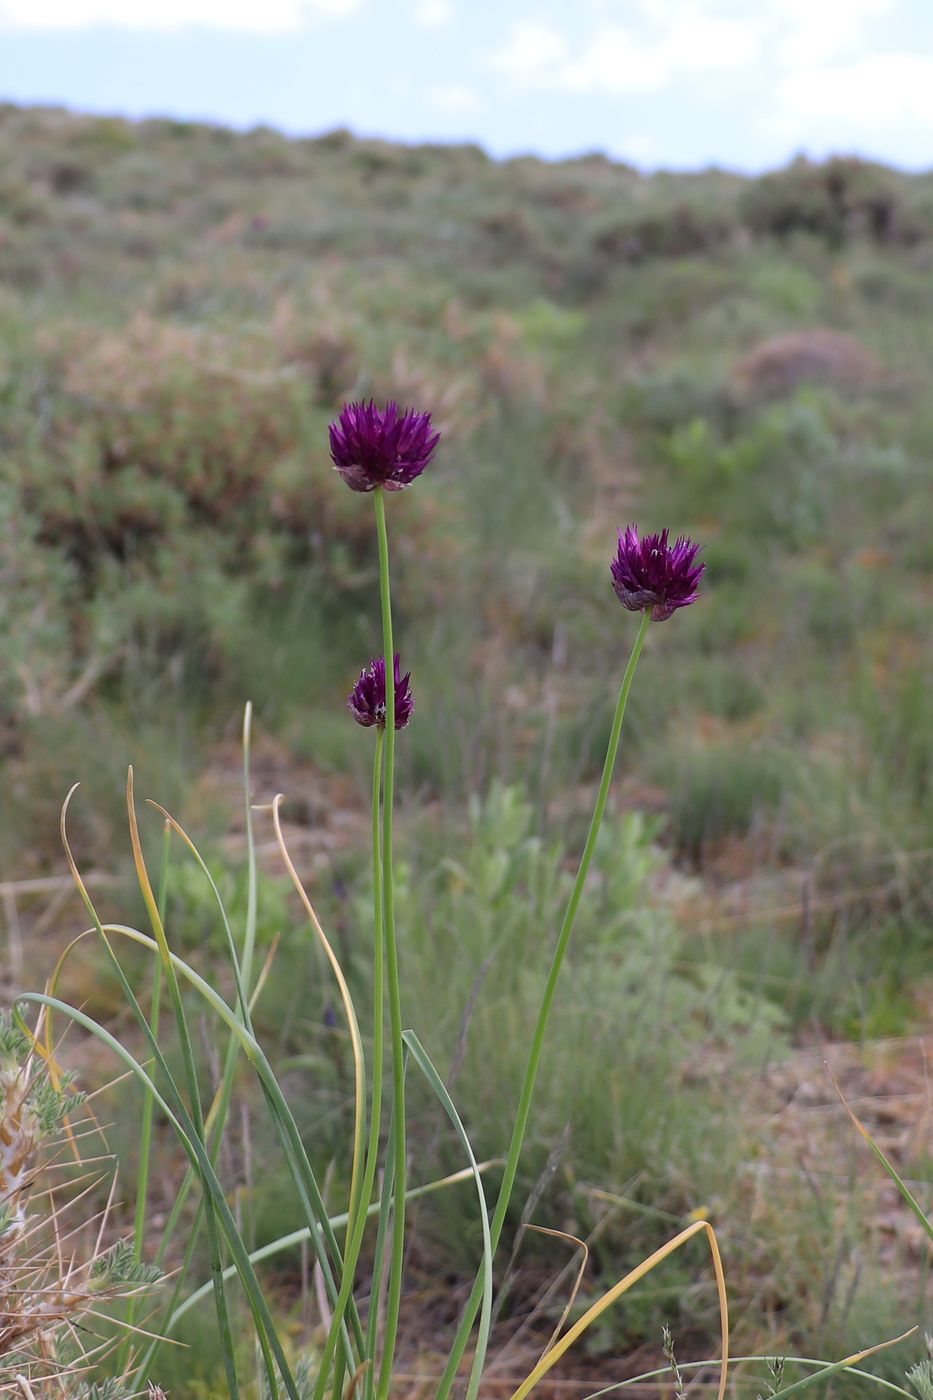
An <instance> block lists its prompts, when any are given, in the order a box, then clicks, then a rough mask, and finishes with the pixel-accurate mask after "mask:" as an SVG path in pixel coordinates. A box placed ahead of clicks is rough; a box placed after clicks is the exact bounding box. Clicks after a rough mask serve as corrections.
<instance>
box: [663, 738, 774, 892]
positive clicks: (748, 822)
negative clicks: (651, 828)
mask: <svg viewBox="0 0 933 1400" xmlns="http://www.w3.org/2000/svg"><path fill="white" fill-rule="evenodd" d="M659 776H660V777H661V778H662V780H664V781H665V785H666V788H667V793H668V805H667V816H668V825H667V828H666V835H667V837H668V839H669V840H670V841H671V844H672V845H673V848H674V850H675V851H676V853H677V855H678V856H680V857H681V858H682V859H685V860H689V861H690V862H691V863H692V864H693V865H696V866H699V865H701V864H702V862H703V861H704V860H705V859H708V858H709V857H710V856H711V855H712V854H714V853H715V848H716V847H717V846H718V845H719V844H720V843H721V842H722V841H723V839H724V838H725V837H729V836H738V837H746V836H748V835H750V834H751V833H752V831H753V828H754V827H755V826H756V824H757V823H759V822H763V821H770V820H772V819H773V817H774V815H775V813H776V812H777V811H778V809H779V807H780V804H781V801H782V799H783V798H784V796H785V795H786V794H787V793H788V792H789V791H790V789H791V787H792V784H793V775H792V772H791V770H790V768H789V766H788V761H787V756H786V755H782V754H779V753H777V752H776V751H775V750H773V749H770V748H767V747H761V746H759V745H756V744H749V743H748V742H741V741H739V740H732V741H729V740H722V741H719V742H714V743H710V744H704V745H701V746H687V747H683V746H678V748H677V749H676V750H674V751H671V752H669V753H668V754H667V755H666V757H664V758H663V759H662V760H661V762H660V765H659Z"/></svg>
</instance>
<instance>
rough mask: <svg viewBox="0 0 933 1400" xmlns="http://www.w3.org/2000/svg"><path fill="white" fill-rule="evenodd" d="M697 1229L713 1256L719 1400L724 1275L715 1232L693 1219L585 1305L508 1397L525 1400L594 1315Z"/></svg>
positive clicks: (725, 1329) (725, 1322)
mask: <svg viewBox="0 0 933 1400" xmlns="http://www.w3.org/2000/svg"><path fill="white" fill-rule="evenodd" d="M700 1231H705V1233H706V1237H707V1239H708V1240H709V1247H710V1252H711V1254H712V1256H713V1270H714V1272H715V1274H716V1291H717V1293H718V1295H719V1317H720V1321H721V1324H722V1363H721V1370H720V1375H719V1390H718V1393H717V1400H723V1397H724V1395H725V1393H726V1373H727V1368H728V1364H729V1304H728V1300H727V1298H726V1278H725V1274H724V1273H723V1268H722V1257H721V1256H720V1253H719V1243H718V1241H717V1239H716V1232H715V1230H714V1229H713V1227H712V1225H710V1223H709V1221H708V1220H697V1221H695V1222H694V1224H693V1225H688V1226H687V1228H686V1230H682V1231H681V1232H680V1234H679V1235H675V1237H674V1238H673V1239H672V1240H668V1242H667V1244H663V1245H662V1246H661V1248H660V1249H656V1250H655V1252H654V1253H653V1254H651V1255H649V1257H648V1258H647V1259H644V1260H643V1261H642V1262H641V1263H640V1264H639V1265H637V1267H636V1268H634V1269H632V1270H631V1272H630V1273H627V1274H626V1275H625V1277H624V1278H622V1279H620V1280H619V1282H618V1283H617V1284H615V1286H614V1287H613V1288H610V1289H609V1291H608V1293H605V1294H603V1296H602V1298H600V1299H599V1301H598V1302H596V1303H594V1304H593V1306H592V1307H591V1308H588V1309H587V1311H586V1312H585V1313H584V1314H583V1316H582V1317H581V1318H580V1319H579V1321H577V1322H575V1323H574V1325H573V1326H572V1327H571V1329H570V1331H569V1332H567V1333H566V1334H565V1335H564V1336H563V1337H562V1338H561V1339H560V1341H559V1342H556V1343H555V1345H554V1346H553V1347H551V1349H550V1351H548V1352H547V1353H546V1354H545V1355H544V1356H542V1358H541V1360H540V1361H539V1362H538V1364H537V1366H535V1368H534V1370H533V1371H532V1372H531V1373H530V1375H528V1376H527V1377H526V1378H525V1380H524V1381H522V1384H521V1385H520V1386H519V1387H518V1389H517V1390H516V1391H515V1392H514V1394H513V1395H512V1396H511V1400H525V1396H526V1395H530V1394H531V1392H532V1391H533V1390H534V1388H535V1386H536V1385H537V1384H538V1382H539V1381H540V1380H541V1379H542V1378H543V1377H544V1376H546V1375H547V1373H548V1371H550V1370H551V1368H552V1366H554V1365H556V1363H557V1362H558V1361H559V1360H560V1358H561V1357H562V1356H563V1355H564V1353H565V1352H567V1351H569V1350H570V1348H571V1347H572V1346H573V1345H574V1343H575V1342H577V1341H579V1339H580V1338H581V1337H582V1336H583V1334H584V1332H586V1330H587V1328H589V1327H591V1326H592V1324H593V1323H594V1322H595V1321H596V1319H597V1318H599V1317H601V1316H602V1315H603V1313H604V1312H605V1311H606V1310H607V1308H611V1307H612V1305H613V1303H615V1302H618V1300H619V1299H620V1298H621V1297H622V1295H623V1294H624V1293H627V1292H628V1290H629V1289H630V1288H632V1287H633V1286H634V1285H635V1284H636V1283H638V1282H639V1281H640V1280H641V1279H643V1278H644V1277H645V1275H646V1274H649V1273H650V1272H651V1270H652V1269H654V1268H655V1267H656V1266H657V1265H658V1264H660V1263H662V1262H663V1261H664V1260H665V1259H667V1258H668V1256H669V1255H671V1254H673V1253H674V1252H675V1251H676V1250H678V1249H680V1247H681V1245H685V1244H686V1243H687V1241H688V1240H691V1239H692V1238H693V1236H694V1235H696V1234H699V1233H700Z"/></svg>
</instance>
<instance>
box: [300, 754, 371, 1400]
mask: <svg viewBox="0 0 933 1400" xmlns="http://www.w3.org/2000/svg"><path fill="white" fill-rule="evenodd" d="M383 742H384V735H383V731H382V730H381V729H379V730H377V731H376V752H375V757H374V758H373V897H374V905H375V908H374V913H375V938H374V950H373V1097H372V1111H371V1114H370V1123H369V1142H368V1145H367V1149H366V1166H365V1168H364V1171H363V1180H362V1183H361V1186H360V1190H359V1193H358V1195H357V1199H356V1200H355V1201H352V1202H351V1204H350V1211H349V1213H348V1217H347V1242H346V1249H345V1252H344V1260H343V1276H342V1278H341V1280H340V1292H339V1293H338V1295H337V1302H336V1304H335V1306H334V1315H333V1319H332V1321H331V1324H330V1330H329V1332H328V1334H327V1341H326V1342H325V1344H324V1352H323V1354H322V1356H321V1364H320V1366H319V1368H318V1379H317V1384H316V1385H315V1388H314V1400H324V1396H325V1394H326V1392H327V1387H328V1381H329V1380H330V1370H331V1365H332V1364H333V1362H334V1356H335V1352H336V1348H337V1341H338V1338H339V1335H340V1327H341V1324H342V1322H343V1317H344V1313H345V1311H346V1307H347V1303H348V1301H349V1298H350V1295H351V1294H352V1292H353V1284H354V1280H355V1277H356V1265H357V1260H358V1259H359V1257H360V1250H361V1249H362V1246H363V1236H364V1234H365V1231H366V1222H367V1220H368V1218H369V1206H370V1202H371V1200H372V1194H373V1186H374V1184H375V1180H376V1163H377V1161H378V1159H379V1136H380V1128H381V1126H382V1121H381V1120H382V1077H383V1073H384V1058H385V1057H384V1053H383V1052H384V1043H383V1042H384V1039H385V1034H384V1019H385V1017H384V1008H383V1003H384V1001H385V958H384V949H383V939H384V936H385V934H384V929H383V918H382V871H381V867H380V854H381V842H380V833H379V823H380V817H381V811H380V804H379V799H380V796H381V792H382V750H383ZM343 1374H344V1358H343V1357H342V1356H341V1355H339V1354H338V1355H337V1358H336V1366H335V1369H334V1383H333V1386H332V1390H333V1393H334V1395H335V1396H339V1395H340V1394H341V1392H342V1390H343Z"/></svg>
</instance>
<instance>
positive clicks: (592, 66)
mask: <svg viewBox="0 0 933 1400" xmlns="http://www.w3.org/2000/svg"><path fill="white" fill-rule="evenodd" d="M649 5H650V6H651V8H652V9H653V10H654V14H653V15H651V16H649V17H650V18H653V19H654V20H657V19H658V18H660V17H661V16H662V14H663V16H664V18H665V19H666V20H670V21H671V22H670V23H664V24H663V25H657V24H656V23H655V24H653V25H650V26H649V29H648V32H645V28H644V26H642V28H641V31H640V32H639V31H637V30H634V29H633V28H632V27H631V26H624V25H621V24H603V25H600V26H599V27H598V28H597V29H596V30H595V31H594V32H593V34H592V35H591V36H590V38H589V39H588V40H587V41H586V42H585V43H584V44H583V46H582V47H581V48H580V49H578V50H577V52H576V53H573V54H571V52H570V46H569V43H568V41H567V40H566V39H565V37H564V36H563V35H562V34H560V33H559V32H558V31H557V30H555V29H550V28H547V27H545V26H543V25H538V24H531V23H524V24H515V25H513V26H512V29H511V31H510V33H509V36H508V38H507V40H506V43H505V44H504V46H503V47H502V48H501V49H500V50H499V51H498V53H495V54H493V55H491V57H490V59H489V62H490V64H491V65H492V66H493V67H494V68H498V69H499V70H500V72H503V73H505V74H507V76H508V77H510V78H512V79H513V81H514V82H516V83H518V84H520V85H522V86H526V87H537V88H552V89H563V90H565V91H569V92H584V93H591V92H654V91H658V90H659V89H661V88H665V87H667V86H668V85H669V84H670V83H672V82H673V81H674V80H675V79H676V78H677V77H678V76H679V75H680V74H682V73H689V72H704V71H720V70H723V69H730V68H738V67H741V66H742V65H743V64H746V63H749V62H750V61H751V60H752V59H753V58H754V56H755V53H756V50H757V48H758V39H757V36H756V34H755V30H754V27H753V26H751V25H749V24H747V23H742V22H741V21H738V20H731V19H728V18H722V17H717V16H715V15H709V14H705V13H703V12H702V8H701V7H700V6H698V5H697V4H696V3H695V0H693V3H691V0H686V3H685V2H684V0H680V3H678V4H674V5H672V4H670V3H664V0H661V3H652V0H649ZM675 10H676V11H677V14H676V16H675V14H674V11H675ZM675 19H676V22H673V21H674V20H675Z"/></svg>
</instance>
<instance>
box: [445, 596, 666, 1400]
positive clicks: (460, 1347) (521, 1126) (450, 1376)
mask: <svg viewBox="0 0 933 1400" xmlns="http://www.w3.org/2000/svg"><path fill="white" fill-rule="evenodd" d="M650 622H651V614H650V612H645V613H644V614H643V615H642V620H641V626H640V627H639V629H638V635H637V637H636V638H635V643H634V645H633V647H632V652H631V655H630V656H629V659H628V665H627V666H626V668H625V675H624V676H623V677H622V686H621V688H620V690H619V698H618V701H617V702H616V710H615V715H614V716H613V720H612V729H611V731H610V734H609V746H608V748H607V750H606V760H605V762H604V764H603V773H602V778H601V779H600V783H599V791H598V792H597V794H596V805H595V807H594V808H593V816H592V818H591V820H590V829H589V831H588V832H587V835H586V844H585V845H584V847H583V854H582V856H581V857H580V865H579V867H578V869H577V875H576V879H575V880H574V882H573V889H572V890H571V892H570V898H569V900H568V901H567V909H566V912H565V913H564V920H563V923H562V924H561V929H560V934H559V936H558V939H557V947H556V948H555V950H554V957H553V959H552V960H551V968H550V971H549V973H548V979H547V984H546V986H545V988H544V996H543V998H542V1000H541V1009H540V1010H539V1012H538V1020H537V1024H536V1026H535V1032H534V1036H533V1038H532V1042H531V1050H530V1051H529V1054H528V1064H527V1067H526V1069H525V1078H524V1080H523V1082H522V1090H521V1096H520V1098H519V1101H518V1111H517V1113H516V1115H515V1126H514V1128H513V1129H512V1141H511V1142H510V1143H509V1152H508V1156H507V1157H506V1161H505V1169H504V1171H503V1175H502V1185H501V1186H500V1188H499V1196H498V1199H497V1201H496V1209H495V1212H494V1213H493V1218H492V1224H491V1226H490V1234H491V1237H492V1247H493V1249H494V1250H495V1249H496V1247H497V1245H498V1243H499V1240H500V1238H501V1235H502V1227H503V1225H504V1224H505V1217H506V1213H507V1212H508V1208H509V1201H510V1200H511V1197H512V1188H513V1187H514V1185H515V1175H516V1172H517V1171H518V1159H519V1156H520V1155H521V1150H522V1144H523V1142H524V1140H525V1133H526V1131H527V1128H528V1116H529V1113H530V1111H531V1100H532V1096H533V1094H534V1089H535V1080H536V1079H537V1075H538V1065H539V1064H540V1062H541V1052H542V1050H543V1049H544V1038H545V1033H546V1031H547V1024H548V1020H549V1018H550V1014H551V1007H552V1005H553V1003H554V994H555V992H556V991H557V981H558V978H559V976H560V970H561V965H562V963H563V961H564V955H565V954H566V952H567V945H568V943H569V942H570V935H571V933H572V932H573V925H574V922H575V920H576V917H577V910H578V909H579V907H580V900H581V899H582V897H583V889H584V886H585V885H586V877H587V875H588V874H589V869H590V865H591V863H592V860H593V852H594V851H595V849H596V841H597V838H598V836H599V828H600V827H601V825H602V820H603V813H604V812H605V810H606V801H607V798H608V797H609V787H610V784H611V782H612V773H613V769H614V768H615V763H616V757H617V755H618V752H619V739H620V737H621V734H622V721H623V720H624V718H625V706H626V703H627V701H628V696H629V691H630V690H631V688H632V681H633V679H634V676H635V668H636V667H637V665H638V658H639V657H640V656H641V651H642V647H643V646H644V644H645V637H646V636H647V634H648V627H649V625H650ZM482 1291H483V1283H482V1276H481V1275H477V1278H476V1281H475V1283H474V1284H473V1291H472V1292H471V1294H470V1297H469V1300H468V1302H467V1305H466V1310H465V1312H464V1314H463V1317H462V1318H461V1320H460V1326H459V1328H458V1330H457V1335H456V1337H455V1338H454V1343H453V1347H452V1349H451V1353H450V1357H449V1359H448V1362H447V1366H446V1369H445V1371H444V1374H443V1376H442V1378H441V1383H440V1386H439V1388H438V1392H437V1400H447V1397H448V1396H449V1394H450V1389H451V1386H452V1385H453V1382H454V1379H455V1378H456V1375H457V1371H458V1369H459V1366H460V1362H461V1360H462V1359H463V1353H464V1351H465V1350H466V1345H467V1342H468V1340H469V1336H470V1330H471V1328H472V1326H473V1323H474V1321H475V1319H476V1314H477V1311H478V1309H479V1305H480V1299H481V1297H482Z"/></svg>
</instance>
